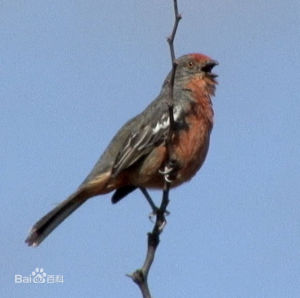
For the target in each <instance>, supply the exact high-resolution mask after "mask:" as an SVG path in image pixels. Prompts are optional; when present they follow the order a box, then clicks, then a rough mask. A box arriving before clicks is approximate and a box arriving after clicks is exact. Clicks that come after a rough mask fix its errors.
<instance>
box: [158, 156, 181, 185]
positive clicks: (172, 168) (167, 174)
mask: <svg viewBox="0 0 300 298" xmlns="http://www.w3.org/2000/svg"><path fill="white" fill-rule="evenodd" d="M178 169H179V165H178V162H177V161H176V160H174V159H171V160H170V161H169V162H168V163H167V164H166V165H165V167H164V169H162V170H159V173H160V174H161V175H163V176H164V179H165V181H166V182H168V183H172V182H173V181H174V180H175V179H176V173H177V170H178Z"/></svg>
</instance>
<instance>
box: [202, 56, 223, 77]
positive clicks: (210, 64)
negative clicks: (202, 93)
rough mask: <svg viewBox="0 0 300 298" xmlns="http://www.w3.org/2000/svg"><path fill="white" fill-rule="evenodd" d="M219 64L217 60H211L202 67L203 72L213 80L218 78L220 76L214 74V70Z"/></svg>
mask: <svg viewBox="0 0 300 298" xmlns="http://www.w3.org/2000/svg"><path fill="white" fill-rule="evenodd" d="M218 64H219V62H218V61H216V60H209V61H207V62H206V63H205V64H204V65H203V66H202V69H201V70H202V71H203V72H205V73H206V74H207V75H208V76H210V77H212V78H216V77H217V76H218V75H217V74H215V73H212V72H211V71H212V69H213V68H214V67H215V66H217V65H218Z"/></svg>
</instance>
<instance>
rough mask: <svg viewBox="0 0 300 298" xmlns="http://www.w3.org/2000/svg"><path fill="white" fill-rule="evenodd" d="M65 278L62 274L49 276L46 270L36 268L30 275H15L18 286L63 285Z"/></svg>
mask: <svg viewBox="0 0 300 298" xmlns="http://www.w3.org/2000/svg"><path fill="white" fill-rule="evenodd" d="M63 282H64V276H63V275H61V274H47V273H46V272H45V271H44V268H39V267H37V268H35V270H34V271H32V272H31V274H30V275H22V274H15V283H16V284H55V283H56V284H57V283H63Z"/></svg>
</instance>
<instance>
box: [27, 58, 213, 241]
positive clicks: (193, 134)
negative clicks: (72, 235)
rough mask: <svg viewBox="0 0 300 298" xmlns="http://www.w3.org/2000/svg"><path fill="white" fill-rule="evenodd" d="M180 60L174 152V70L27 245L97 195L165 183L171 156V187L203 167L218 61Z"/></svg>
mask: <svg viewBox="0 0 300 298" xmlns="http://www.w3.org/2000/svg"><path fill="white" fill-rule="evenodd" d="M176 62H177V68H176V72H175V80H174V86H173V105H174V107H173V116H174V129H173V130H174V131H173V135H172V138H171V140H170V141H169V146H171V148H172V150H171V156H169V155H168V150H167V146H166V141H167V138H168V132H169V126H170V119H169V110H168V105H167V102H168V98H169V88H170V84H169V82H170V79H171V72H170V73H169V74H168V76H167V77H166V79H165V81H164V83H163V85H162V89H161V92H160V94H159V95H158V96H157V98H156V99H155V100H154V101H153V102H152V103H150V105H149V106H148V107H147V108H146V109H145V110H144V111H143V112H142V113H140V114H139V115H137V116H136V117H134V118H132V119H131V120H129V121H128V122H127V123H126V124H125V125H124V126H123V127H122V128H121V129H120V130H119V131H118V132H117V134H116V135H115V136H114V138H113V139H112V141H111V142H110V144H109V145H108V147H107V149H106V150H105V151H104V153H103V154H102V156H101V157H100V159H99V160H98V162H97V163H96V165H95V166H94V168H93V169H92V171H91V172H90V174H89V175H88V176H87V177H86V179H85V180H84V181H83V183H82V184H81V185H80V186H79V187H78V189H77V190H76V191H75V192H74V193H73V194H71V195H70V196H69V197H68V198H67V199H66V200H64V201H63V202H61V203H60V204H59V205H58V206H57V207H55V208H54V209H53V210H52V211H50V212H49V213H47V214H46V215H45V216H44V217H42V218H41V219H40V220H39V221H38V222H37V223H36V224H35V225H34V226H33V227H32V229H31V231H30V233H29V236H28V237H27V239H26V240H25V242H26V243H27V244H28V245H29V246H31V245H32V246H38V245H39V244H40V243H41V242H42V241H43V240H44V239H45V238H46V237H47V236H48V235H49V234H50V233H51V232H52V231H53V230H54V229H55V228H56V227H57V226H58V225H59V224H60V223H61V222H62V221H63V220H65V219H66V218H67V217H68V216H69V215H70V214H71V213H72V212H73V211H75V210H76V209H77V208H78V207H80V206H81V205H82V204H83V203H84V202H86V201H87V200H88V199H89V198H91V197H93V196H97V195H102V194H106V193H109V192H111V191H115V192H114V194H113V196H112V202H113V203H116V202H118V201H120V200H121V199H122V198H124V197H125V196H126V195H127V194H129V193H130V192H132V191H134V190H135V189H136V188H141V189H146V188H154V189H155V188H156V189H163V187H164V178H163V177H162V173H163V174H166V168H164V166H165V165H166V162H167V161H168V160H171V161H173V162H175V163H176V172H174V175H172V183H171V187H176V186H178V185H180V184H182V183H183V182H186V181H188V180H190V179H191V178H192V177H193V176H194V175H195V174H196V172H197V171H198V170H199V169H200V167H201V166H202V164H203V162H204V160H205V157H206V155H207V151H208V147H209V139H210V133H211V130H212V127H213V116H214V112H213V108H212V101H211V97H212V96H214V94H215V88H216V84H217V81H216V77H217V75H216V74H214V73H213V72H212V69H213V67H214V66H216V65H217V64H218V63H217V61H215V60H213V59H211V58H209V57H208V56H206V55H204V54H198V53H194V54H188V55H184V56H181V57H180V58H178V59H176ZM165 176H166V177H165V179H169V180H170V177H169V178H168V175H167V174H166V175H165Z"/></svg>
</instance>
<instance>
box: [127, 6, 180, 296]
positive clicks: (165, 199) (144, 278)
mask: <svg viewBox="0 0 300 298" xmlns="http://www.w3.org/2000/svg"><path fill="white" fill-rule="evenodd" d="M173 3H174V14H175V22H174V26H173V30H172V33H171V35H170V36H169V37H168V38H167V41H168V43H169V47H170V53H171V60H172V71H171V78H170V81H169V96H168V102H167V104H168V110H169V119H170V127H169V133H168V136H167V140H166V147H167V155H168V157H167V162H166V164H165V169H167V166H168V165H169V164H171V160H170V157H171V156H172V154H171V152H172V146H171V143H172V142H171V141H172V138H173V132H174V126H175V125H174V115H173V89H174V81H175V73H176V68H177V63H176V58H175V51H174V39H175V35H176V31H177V27H178V24H179V21H180V20H181V15H180V14H179V13H178V6H177V0H173ZM165 171H166V170H165ZM162 179H164V183H165V184H164V190H163V196H162V200H161V204H160V207H159V208H157V207H156V206H155V205H154V203H153V201H152V199H151V197H150V196H149V194H148V193H147V191H146V190H145V189H142V188H141V190H142V192H143V193H144V195H145V197H146V199H147V200H148V202H149V204H150V205H151V208H152V209H153V210H155V215H156V221H155V225H154V227H153V229H152V232H151V233H148V246H147V254H146V258H145V261H144V264H143V266H142V268H140V269H137V270H135V271H134V272H133V273H132V274H128V276H129V277H130V278H131V279H132V280H133V281H134V282H135V283H136V284H137V285H138V286H139V288H140V290H141V293H142V295H143V298H151V293H150V290H149V287H148V274H149V271H150V268H151V265H152V263H153V260H154V257H155V252H156V249H157V247H158V244H159V241H160V239H159V236H160V234H161V233H162V231H163V229H164V227H165V225H166V223H167V221H166V215H167V214H168V211H167V206H168V204H169V190H170V186H171V182H170V181H169V179H166V175H165V174H164V175H163V176H162Z"/></svg>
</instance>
